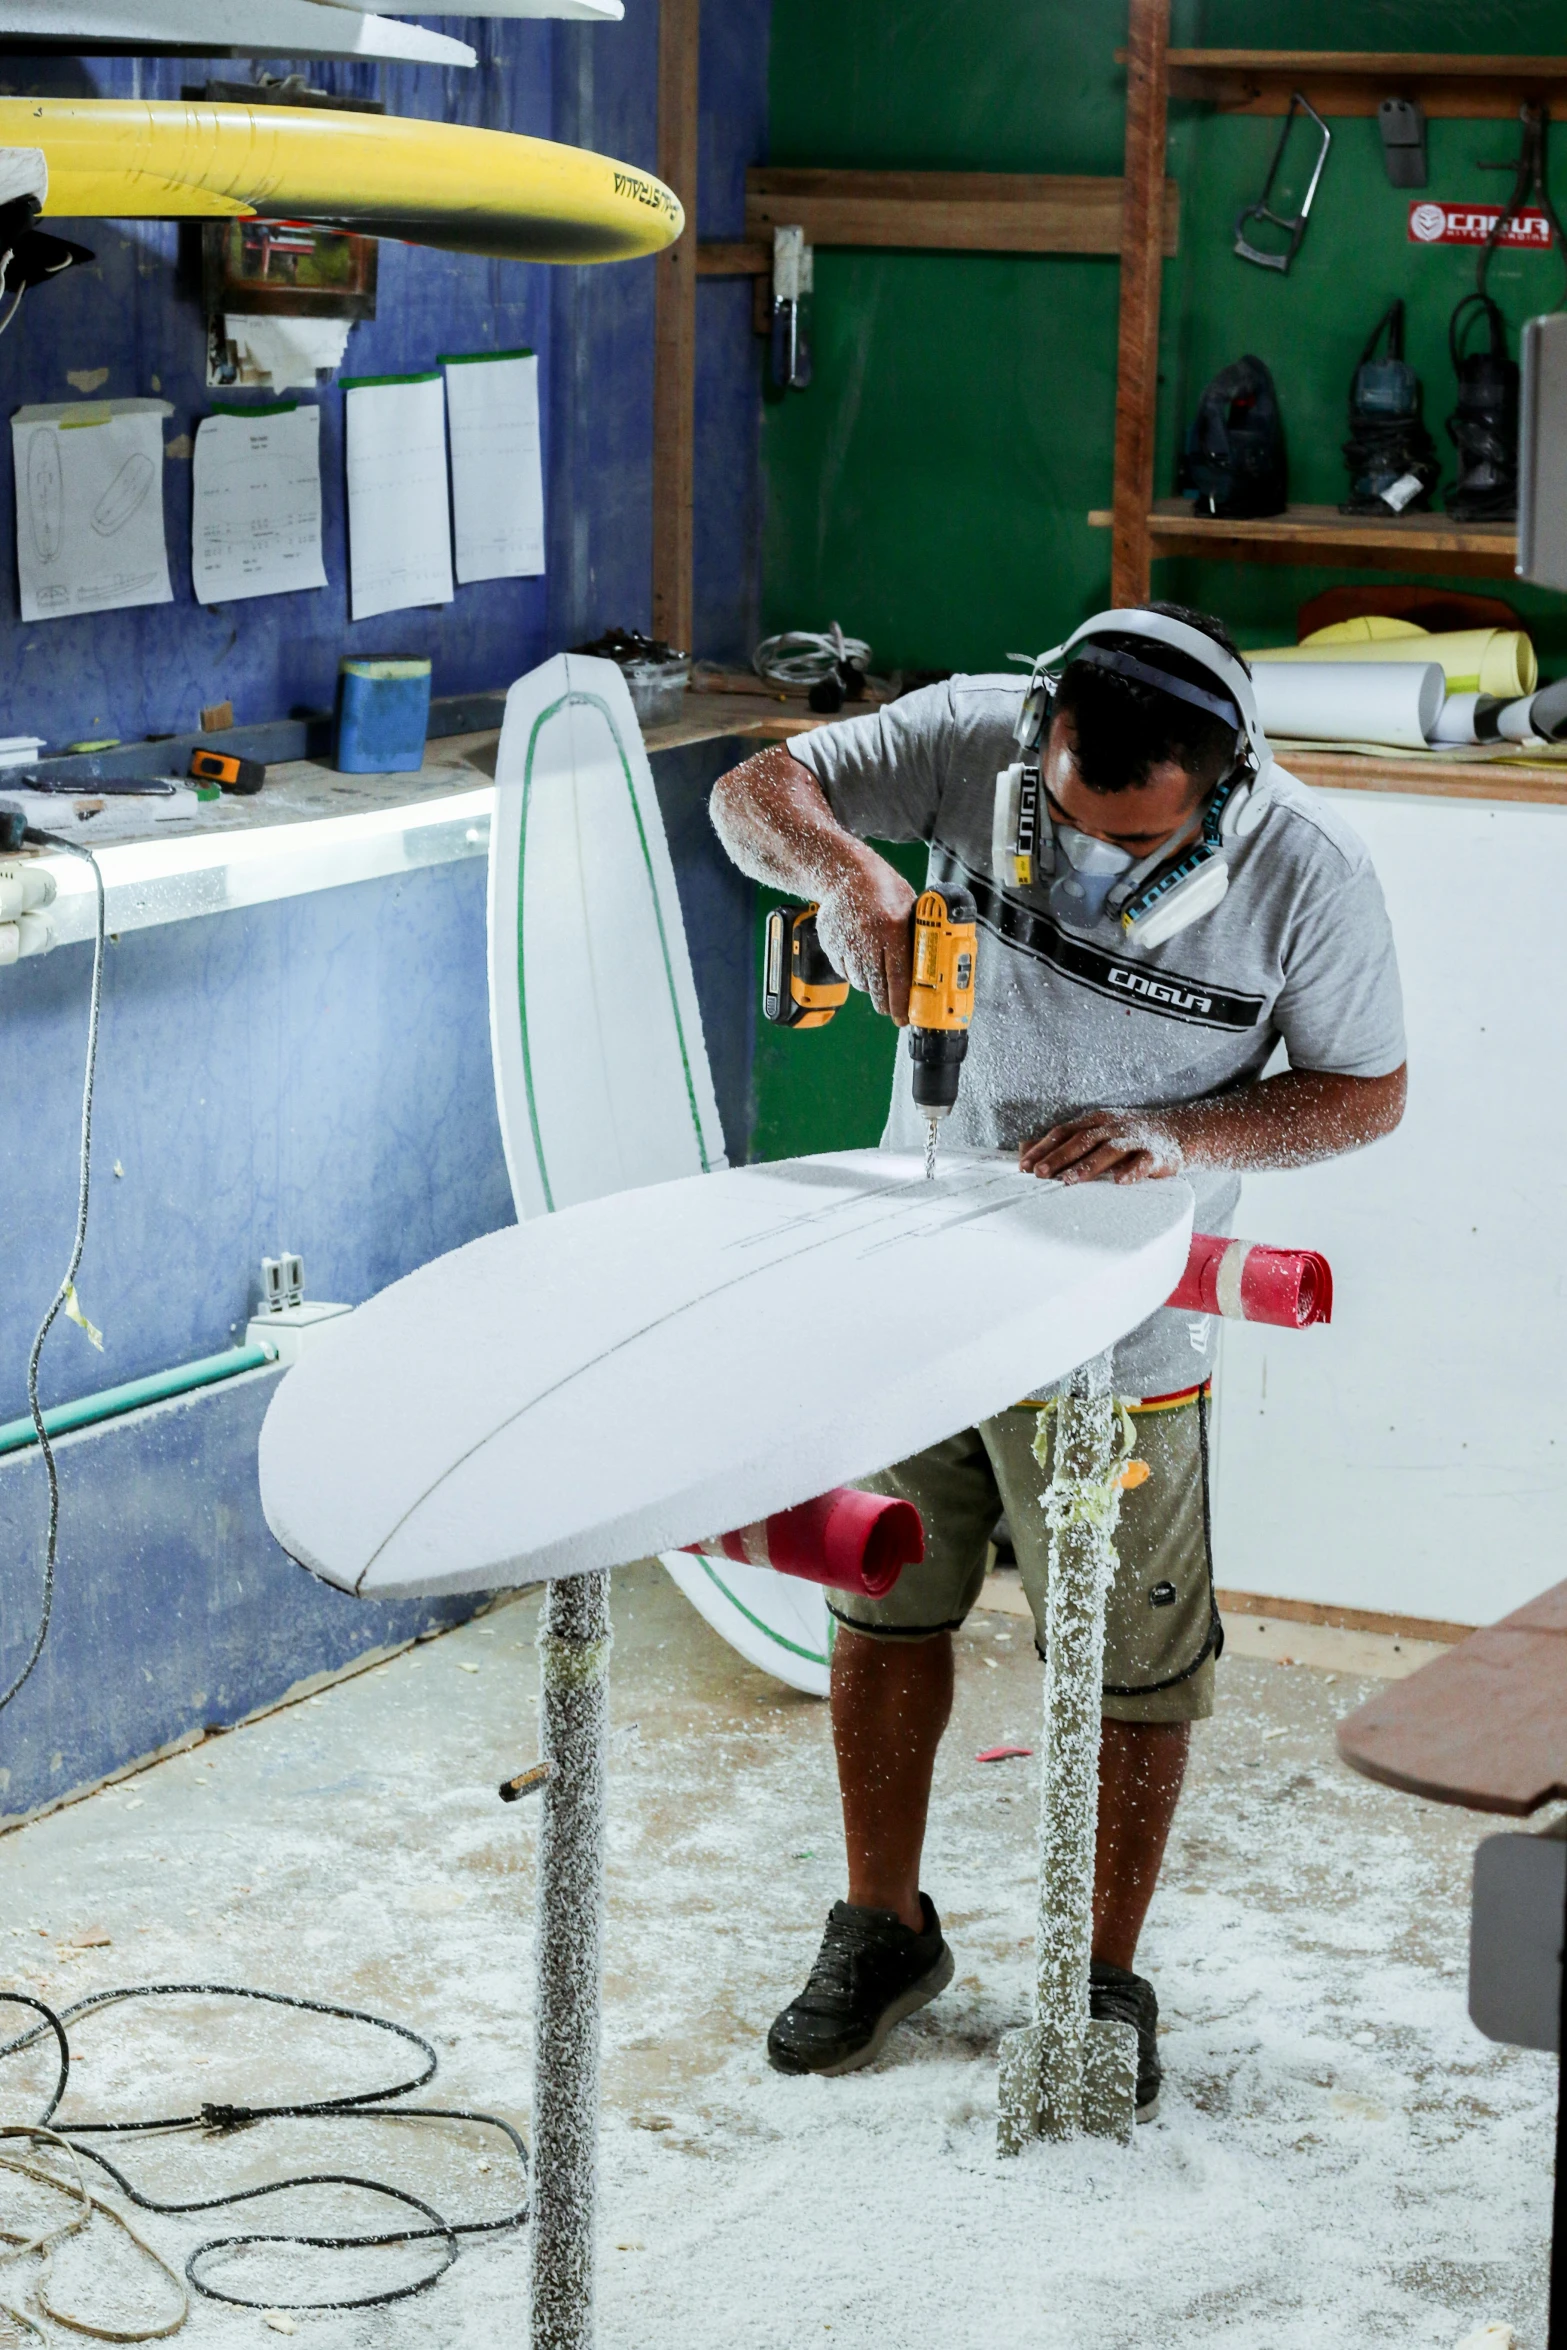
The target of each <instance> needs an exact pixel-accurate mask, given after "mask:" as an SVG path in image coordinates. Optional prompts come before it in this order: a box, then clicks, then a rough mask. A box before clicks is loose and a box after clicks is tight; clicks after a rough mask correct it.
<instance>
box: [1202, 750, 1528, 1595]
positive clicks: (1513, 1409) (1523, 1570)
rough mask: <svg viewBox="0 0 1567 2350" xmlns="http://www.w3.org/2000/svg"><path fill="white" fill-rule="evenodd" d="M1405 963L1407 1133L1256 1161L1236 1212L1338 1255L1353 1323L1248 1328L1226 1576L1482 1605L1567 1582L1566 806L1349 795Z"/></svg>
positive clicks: (1219, 1552) (1228, 1465) (1239, 1355)
mask: <svg viewBox="0 0 1567 2350" xmlns="http://www.w3.org/2000/svg"><path fill="white" fill-rule="evenodd" d="M1324 796H1325V797H1326V798H1328V799H1331V800H1332V801H1333V802H1334V803H1335V804H1336V806H1337V808H1338V810H1339V813H1340V814H1341V815H1343V816H1344V817H1345V818H1346V819H1347V820H1348V822H1349V823H1351V824H1352V825H1353V826H1354V828H1355V830H1356V831H1357V832H1358V833H1359V834H1360V835H1361V837H1362V839H1363V840H1365V842H1366V843H1367V845H1368V847H1369V848H1370V850H1371V853H1372V856H1373V857H1374V859H1375V861H1376V865H1377V870H1378V872H1379V874H1380V875H1381V878H1382V884H1383V888H1384V889H1385V891H1386V894H1387V900H1388V907H1389V910H1390V912H1391V915H1392V919H1393V928H1394V932H1395V935H1396V937H1397V940H1398V951H1399V960H1400V964H1401V967H1402V971H1403V978H1404V991H1405V1010H1406V1016H1407V1020H1408V1028H1409V1063H1410V1101H1409V1111H1408V1115H1407V1117H1406V1118H1405V1121H1404V1124H1403V1126H1402V1127H1401V1128H1400V1129H1399V1131H1398V1133H1397V1134H1395V1135H1393V1136H1392V1137H1391V1138H1390V1139H1389V1140H1388V1141H1386V1142H1382V1143H1378V1144H1376V1145H1375V1146H1374V1147H1373V1148H1372V1149H1370V1150H1369V1151H1363V1152H1359V1153H1357V1154H1355V1155H1354V1156H1353V1157H1350V1158H1347V1159H1341V1160H1337V1161H1335V1162H1333V1163H1332V1164H1330V1165H1328V1166H1323V1167H1315V1168H1307V1169H1304V1170H1302V1171H1301V1172H1299V1173H1296V1174H1280V1175H1266V1176H1257V1177H1249V1178H1248V1179H1247V1182H1246V1185H1245V1190H1244V1195H1243V1198H1242V1201H1241V1208H1240V1219H1239V1225H1238V1229H1239V1230H1240V1231H1242V1232H1244V1233H1245V1234H1247V1235H1248V1236H1249V1237H1250V1238H1252V1239H1256V1240H1266V1241H1276V1242H1279V1243H1282V1244H1293V1245H1298V1246H1302V1247H1312V1248H1320V1249H1322V1250H1323V1251H1324V1252H1325V1254H1326V1255H1327V1257H1328V1258H1329V1260H1330V1262H1331V1264H1332V1266H1333V1272H1334V1280H1335V1285H1336V1296H1335V1304H1334V1320H1333V1324H1332V1327H1331V1329H1328V1330H1315V1331H1308V1332H1304V1333H1301V1334H1299V1335H1297V1334H1295V1333H1293V1332H1288V1331H1270V1330H1264V1329H1260V1328H1256V1327H1253V1326H1251V1325H1240V1324H1230V1325H1228V1326H1227V1327H1226V1330H1225V1343H1224V1364H1223V1377H1222V1380H1221V1383H1220V1394H1219V1405H1218V1413H1217V1419H1218V1430H1217V1434H1218V1437H1219V1446H1218V1463H1219V1465H1218V1468H1217V1474H1216V1493H1215V1549H1216V1564H1217V1568H1218V1575H1219V1580H1220V1582H1221V1583H1224V1584H1228V1585H1230V1586H1231V1587H1232V1588H1235V1589H1239V1590H1245V1591H1258V1592H1264V1593H1267V1594H1268V1595H1270V1596H1274V1597H1291V1598H1299V1599H1315V1600H1326V1601H1335V1602H1338V1603H1339V1604H1341V1605H1348V1606H1353V1607H1367V1608H1378V1609H1385V1610H1387V1611H1389V1612H1393V1613H1397V1614H1402V1615H1421V1616H1437V1617H1446V1618H1449V1619H1452V1620H1454V1621H1457V1622H1461V1623H1480V1622H1485V1621H1488V1620H1489V1619H1490V1618H1492V1617H1495V1616H1498V1615H1501V1614H1503V1613H1505V1612H1506V1611H1507V1610H1508V1609H1510V1608H1514V1607H1517V1606H1518V1605H1519V1604H1520V1603H1521V1602H1522V1601H1523V1600H1525V1599H1527V1598H1529V1597H1530V1596H1531V1595H1532V1594H1533V1593H1534V1592H1536V1591H1539V1590H1541V1589H1543V1588H1544V1587H1545V1586H1547V1585H1548V1584H1551V1583H1555V1582H1558V1581H1560V1580H1561V1578H1562V1576H1563V1575H1564V1574H1567V1542H1564V1539H1563V1521H1564V1509H1563V1504H1564V1498H1567V1411H1564V1409H1563V1405H1564V1397H1567V1367H1564V1354H1567V1348H1564V1335H1567V1334H1564V1321H1563V1310H1562V1301H1563V1240H1564V1232H1567V946H1564V940H1567V919H1564V909H1567V808H1549V807H1547V808H1532V807H1524V806H1518V805H1514V804H1509V803H1504V802H1498V803H1483V802H1475V801H1469V802H1463V801H1448V800H1434V799H1420V798H1415V797H1403V796H1397V797H1395V796H1391V795H1389V796H1388V797H1385V798H1384V797H1381V796H1373V795H1371V794H1369V793H1364V792H1343V793H1328V794H1325V795H1324Z"/></svg>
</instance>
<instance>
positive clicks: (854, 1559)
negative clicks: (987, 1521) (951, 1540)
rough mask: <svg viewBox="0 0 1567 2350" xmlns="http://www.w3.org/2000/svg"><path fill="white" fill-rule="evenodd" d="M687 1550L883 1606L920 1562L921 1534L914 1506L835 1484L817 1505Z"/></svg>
mask: <svg viewBox="0 0 1567 2350" xmlns="http://www.w3.org/2000/svg"><path fill="white" fill-rule="evenodd" d="M686 1547H687V1549H688V1550H694V1551H697V1552H698V1553H701V1552H705V1553H706V1554H707V1556H708V1557H709V1558H715V1559H716V1558H724V1559H736V1560H739V1561H740V1562H741V1563H743V1564H744V1565H746V1566H752V1567H772V1568H773V1569H774V1570H775V1571H776V1572H777V1573H778V1574H780V1575H795V1576H797V1577H798V1578H799V1579H800V1581H801V1582H804V1583H824V1584H826V1585H827V1587H828V1588H829V1589H830V1590H833V1591H858V1592H862V1593H863V1594H864V1595H865V1596H866V1597H867V1598H869V1599H884V1598H885V1597H886V1595H887V1593H888V1592H889V1591H890V1590H891V1589H892V1587H893V1585H894V1584H895V1583H896V1582H897V1580H898V1577H899V1576H900V1575H901V1574H902V1572H903V1570H904V1568H905V1567H912V1566H917V1565H918V1564H919V1562H920V1560H921V1559H922V1558H923V1557H924V1556H925V1528H924V1526H923V1524H922V1523H921V1520H920V1514H919V1511H918V1510H917V1509H916V1508H915V1507H914V1504H913V1503H912V1502H911V1501H897V1500H895V1499H894V1498H893V1497H892V1495H891V1494H886V1493H861V1492H860V1490H859V1488H858V1487H857V1486H854V1485H836V1486H834V1487H833V1490H832V1491H831V1492H830V1493H824V1494H822V1495H820V1497H819V1498H818V1499H817V1500H815V1501H804V1502H801V1503H800V1504H799V1506H798V1507H797V1508H795V1509H792V1510H778V1511H775V1512H774V1514H773V1516H772V1517H770V1518H759V1519H757V1520H756V1522H755V1523H754V1524H753V1525H750V1526H741V1527H739V1528H737V1529H736V1531H735V1532H734V1533H732V1534H714V1535H711V1536H710V1537H709V1538H708V1540H707V1541H705V1542H691V1543H688V1544H687V1545H686Z"/></svg>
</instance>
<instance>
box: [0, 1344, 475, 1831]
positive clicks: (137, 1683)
mask: <svg viewBox="0 0 1567 2350" xmlns="http://www.w3.org/2000/svg"><path fill="white" fill-rule="evenodd" d="M278 1377H279V1374H278V1373H277V1372H275V1371H267V1372H262V1373H259V1374H254V1375H252V1376H250V1377H248V1378H240V1379H237V1380H234V1381H232V1382H231V1383H230V1384H229V1385H227V1386H225V1387H220V1388H211V1389H209V1390H207V1392H206V1393H205V1394H202V1395H195V1396H190V1397H185V1398H182V1399H181V1400H180V1401H179V1402H177V1403H172V1404H163V1405H160V1406H158V1407H157V1408H156V1409H155V1410H153V1411H150V1412H138V1413H136V1414H134V1415H133V1416H132V1417H131V1418H129V1419H126V1420H121V1421H117V1422H115V1423H114V1424H113V1425H112V1426H108V1427H104V1428H101V1429H94V1430H90V1431H84V1432H83V1433H82V1434H81V1435H79V1436H71V1437H66V1438H64V1439H63V1440H62V1441H61V1443H60V1445H59V1447H58V1449H57V1452H56V1460H57V1463H58V1466H59V1471H60V1510H61V1520H60V1522H61V1529H62V1531H61V1546H60V1574H59V1582H58V1589H57V1597H56V1601H55V1612H54V1622H53V1626H52V1630H51V1633H50V1638H49V1640H48V1642H47V1644H46V1645H45V1648H44V1652H43V1655H42V1656H41V1657H40V1659H39V1661H38V1665H37V1669H36V1670H35V1672H34V1674H33V1676H32V1679H31V1680H30V1681H29V1682H28V1683H27V1685H26V1687H25V1688H24V1689H23V1690H22V1692H21V1695H20V1696H19V1697H18V1698H17V1699H16V1700H15V1702H14V1703H13V1704H12V1705H11V1706H10V1707H9V1708H8V1709H7V1711H6V1712H5V1713H4V1714H3V1715H0V1824H3V1823H5V1822H6V1821H10V1820H15V1819H18V1818H21V1817H23V1816H25V1814H27V1813H28V1812H32V1811H37V1810H38V1809H39V1808H40V1807H41V1806H42V1805H45V1804H49V1803H54V1802H57V1801H58V1800H59V1799H60V1797H61V1796H64V1795H69V1794H71V1793H72V1792H73V1791H74V1790H76V1789H78V1788H83V1787H89V1786H91V1785H92V1784H93V1783H94V1782H95V1781H97V1780H99V1779H103V1778H106V1777H108V1776H109V1774H110V1773H111V1772H114V1771H117V1770H121V1769H123V1768H124V1766H125V1765H126V1764H127V1763H131V1762H135V1761H136V1760H138V1759H139V1758H140V1757H141V1756H143V1755H146V1754H152V1753H155V1752H156V1751H157V1750H158V1748H159V1747H161V1746H167V1745H169V1744H171V1743H172V1742H173V1741H174V1740H175V1739H177V1738H182V1737H185V1736H187V1735H188V1734H189V1733H190V1732H192V1731H201V1730H203V1729H226V1728H228V1727H229V1726H230V1725H231V1724H232V1723H234V1722H237V1721H240V1720H242V1719H243V1718H244V1716H245V1715H246V1714H248V1713H251V1712H254V1711H255V1710H256V1709H257V1708H258V1707H260V1706H264V1705H267V1704H270V1703H271V1702H273V1701H274V1700H275V1699H277V1698H280V1697H282V1696H283V1695H284V1694H285V1693H286V1691H288V1690H289V1689H291V1688H293V1687H294V1686H295V1684H296V1683H298V1682H299V1681H301V1680H304V1679H306V1678H307V1677H309V1676H310V1675H312V1674H315V1673H325V1672H335V1671H338V1670H340V1669H341V1668H342V1667H343V1666H345V1665H348V1664H351V1663H353V1661H354V1660H355V1659H356V1658H358V1657H361V1656H363V1655H364V1654H365V1653H366V1651H367V1650H372V1649H376V1648H383V1647H387V1646H390V1645H393V1644H395V1643H397V1642H400V1641H404V1640H411V1639H412V1638H413V1637H414V1635H415V1634H416V1633H418V1632H420V1631H422V1630H423V1629H424V1628H425V1626H426V1625H430V1624H446V1623H456V1622H460V1621H461V1620H462V1618H463V1617H465V1616H467V1615H469V1614H471V1613H472V1610H473V1602H472V1601H471V1600H405V1601H403V1602H401V1603H400V1604H398V1605H397V1606H386V1605H377V1604H375V1603H373V1602H367V1601H364V1600H359V1599H350V1598H349V1596H348V1595H347V1593H346V1592H342V1591H333V1590H331V1589H329V1588H328V1586H327V1585H326V1584H324V1583H318V1582H317V1581H316V1580H315V1578H314V1577H313V1576H311V1575H307V1574H306V1573H305V1571H304V1569H303V1568H302V1567H296V1566H295V1565H294V1563H293V1561H292V1560H291V1559H288V1558H285V1557H284V1555H283V1553H282V1551H280V1550H279V1549H278V1547H277V1544H276V1543H275V1542H274V1541H273V1540H272V1537H271V1535H270V1534H269V1533H268V1532H267V1527H266V1521H265V1520H264V1519H263V1517H262V1515H261V1502H260V1498H259V1496H258V1494H257V1491H256V1470H255V1461H256V1438H257V1436H258V1435H259V1433H260V1429H261V1421H262V1416H263V1414H264V1413H265V1411H266V1408H267V1404H268V1402H269V1400H270V1398H271V1395H272V1390H273V1388H274V1387H275V1386H276V1385H277V1381H278ZM43 1515H44V1471H43V1463H42V1461H41V1460H40V1459H39V1457H38V1455H37V1454H36V1453H31V1454H15V1455H12V1456H11V1457H10V1458H9V1459H7V1460H5V1461H3V1462H0V1544H3V1545H4V1551H5V1560H6V1573H5V1590H6V1596H7V1601H8V1604H7V1605H6V1607H5V1609H4V1611H3V1613H0V1686H4V1685H5V1684H7V1683H8V1682H9V1681H10V1679H11V1678H12V1676H13V1674H14V1673H15V1672H16V1671H17V1669H18V1668H19V1666H20V1665H21V1663H22V1660H23V1658H24V1657H25V1656H26V1654H27V1649H28V1646H29V1645H30V1644H31V1640H32V1636H33V1631H34V1627H35V1625H36V1622H37V1616H36V1612H35V1611H36V1606H37V1602H38V1595H39V1592H40V1590H41V1587H42V1573H43Z"/></svg>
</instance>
